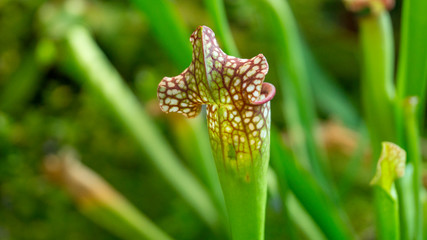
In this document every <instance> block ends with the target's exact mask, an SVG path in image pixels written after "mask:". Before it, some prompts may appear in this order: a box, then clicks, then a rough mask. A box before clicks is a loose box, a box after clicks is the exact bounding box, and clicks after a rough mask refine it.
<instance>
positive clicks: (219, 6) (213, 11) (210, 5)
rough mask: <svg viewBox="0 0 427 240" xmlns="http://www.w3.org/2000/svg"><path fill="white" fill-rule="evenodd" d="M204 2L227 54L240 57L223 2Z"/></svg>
mask: <svg viewBox="0 0 427 240" xmlns="http://www.w3.org/2000/svg"><path fill="white" fill-rule="evenodd" d="M204 1H205V5H206V7H207V9H208V11H209V14H210V15H211V17H212V20H213V22H214V25H215V28H214V29H213V30H214V32H215V33H216V34H217V37H218V38H219V42H220V45H221V43H222V47H223V49H224V51H225V53H227V54H230V55H232V56H236V57H238V56H239V55H240V54H239V50H238V49H237V47H236V44H235V43H234V40H233V35H232V34H231V31H230V27H229V25H228V22H227V15H226V12H225V8H224V2H223V0H204Z"/></svg>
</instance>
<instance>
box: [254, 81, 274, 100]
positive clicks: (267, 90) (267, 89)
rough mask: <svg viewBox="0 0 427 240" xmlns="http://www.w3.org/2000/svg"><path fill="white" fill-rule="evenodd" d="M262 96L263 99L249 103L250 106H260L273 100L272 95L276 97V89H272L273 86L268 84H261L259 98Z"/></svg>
mask: <svg viewBox="0 0 427 240" xmlns="http://www.w3.org/2000/svg"><path fill="white" fill-rule="evenodd" d="M263 95H264V96H265V97H264V98H262V99H261V100H259V101H256V102H251V105H262V104H264V103H266V102H269V101H270V100H271V99H273V97H274V95H276V88H275V87H274V85H273V84H271V83H268V82H263V83H262V88H261V96H263Z"/></svg>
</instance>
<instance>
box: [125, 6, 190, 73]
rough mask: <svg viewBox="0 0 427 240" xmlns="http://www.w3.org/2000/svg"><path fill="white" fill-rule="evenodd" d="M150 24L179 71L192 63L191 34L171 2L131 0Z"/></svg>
mask: <svg viewBox="0 0 427 240" xmlns="http://www.w3.org/2000/svg"><path fill="white" fill-rule="evenodd" d="M131 2H133V3H134V4H135V5H136V6H137V7H138V8H139V9H140V10H141V11H143V12H144V14H145V15H146V16H147V19H148V20H149V22H150V26H151V28H152V30H153V32H154V34H155V36H156V39H157V41H158V42H159V43H160V44H161V45H162V47H163V48H164V49H165V50H166V51H167V52H168V54H169V55H170V56H171V58H172V60H173V61H174V63H175V64H176V66H177V67H178V68H179V69H184V68H186V67H187V66H188V64H189V63H190V61H191V46H190V43H189V40H188V39H189V38H188V36H189V34H188V31H187V29H186V27H185V25H184V22H183V21H182V18H181V17H179V15H178V12H177V11H176V9H175V7H174V6H173V4H172V2H171V1H169V0H155V1H153V0H131Z"/></svg>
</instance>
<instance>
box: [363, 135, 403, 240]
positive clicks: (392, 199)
mask: <svg viewBox="0 0 427 240" xmlns="http://www.w3.org/2000/svg"><path fill="white" fill-rule="evenodd" d="M405 162H406V152H405V150H403V149H402V148H400V147H399V146H397V145H396V144H393V143H390V142H383V144H382V152H381V156H380V159H379V160H378V164H377V171H376V174H375V177H374V178H373V179H372V181H371V184H372V185H373V186H374V196H375V216H376V219H377V233H378V237H379V239H384V240H398V239H400V227H399V207H398V200H397V195H396V189H395V187H394V181H395V180H396V179H397V178H400V177H402V176H403V175H404V173H405Z"/></svg>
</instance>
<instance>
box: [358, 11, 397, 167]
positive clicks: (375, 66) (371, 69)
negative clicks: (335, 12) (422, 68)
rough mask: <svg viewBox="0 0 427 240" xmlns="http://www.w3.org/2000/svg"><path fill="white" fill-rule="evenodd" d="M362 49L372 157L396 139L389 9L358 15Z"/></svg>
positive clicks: (364, 102)
mask: <svg viewBox="0 0 427 240" xmlns="http://www.w3.org/2000/svg"><path fill="white" fill-rule="evenodd" d="M359 26H360V40H361V46H362V53H363V69H362V84H361V85H362V102H363V108H364V113H365V120H366V124H367V126H368V129H369V133H370V137H371V146H372V148H373V157H374V159H378V157H379V155H380V143H381V142H382V141H393V140H394V139H395V131H394V130H393V129H394V126H395V125H394V124H395V122H394V109H393V103H394V102H393V101H394V94H395V93H394V86H393V62H394V50H393V49H394V48H393V32H392V26H391V20H390V16H389V14H388V12H386V11H384V10H383V11H381V12H380V13H378V14H371V15H367V16H361V17H359Z"/></svg>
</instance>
